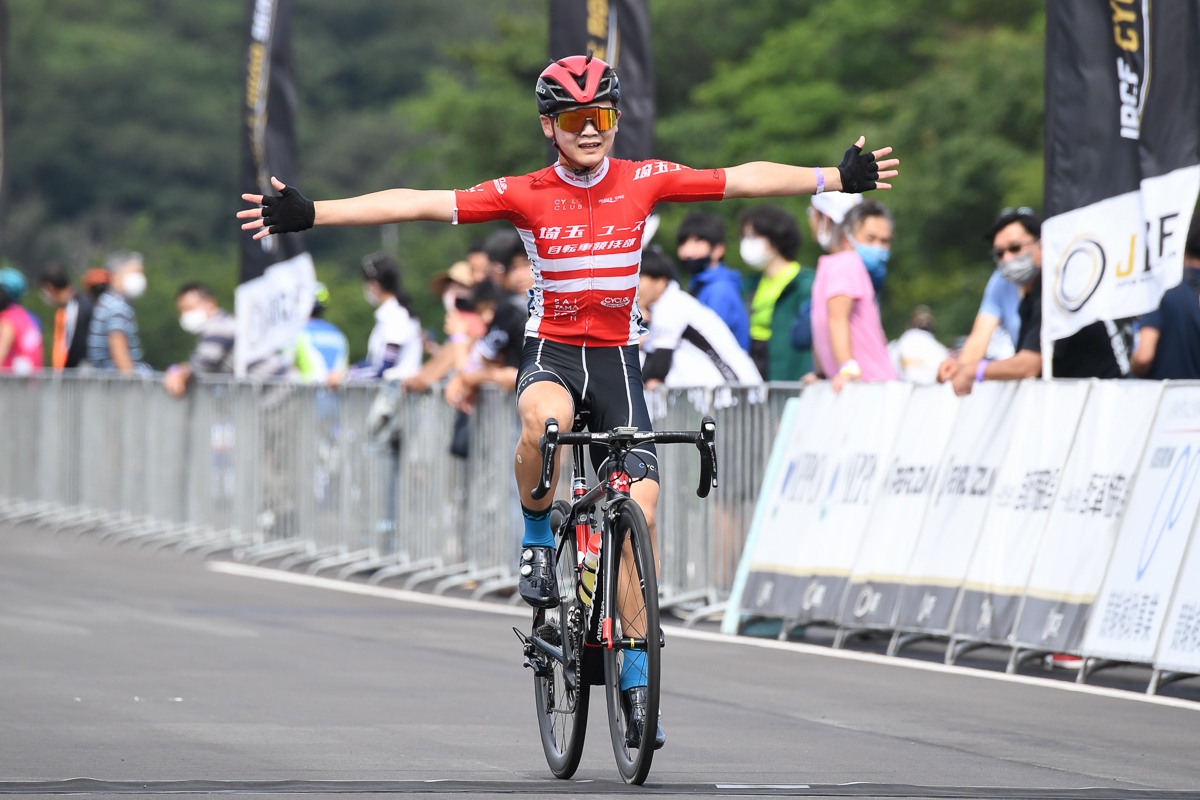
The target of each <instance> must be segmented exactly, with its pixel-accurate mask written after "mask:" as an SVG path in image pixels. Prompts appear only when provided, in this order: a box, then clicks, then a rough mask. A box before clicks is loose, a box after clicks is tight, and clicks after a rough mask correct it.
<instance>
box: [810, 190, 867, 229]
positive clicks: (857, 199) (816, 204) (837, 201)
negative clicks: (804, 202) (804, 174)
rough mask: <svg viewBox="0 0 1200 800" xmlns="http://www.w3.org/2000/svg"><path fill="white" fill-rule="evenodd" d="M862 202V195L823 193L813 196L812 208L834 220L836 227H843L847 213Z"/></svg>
mask: <svg viewBox="0 0 1200 800" xmlns="http://www.w3.org/2000/svg"><path fill="white" fill-rule="evenodd" d="M861 202H862V195H861V194H846V193H844V192H822V193H821V194H818V195H814V196H813V199H812V207H813V208H815V209H816V210H817V211H820V212H821V213H822V214H824V215H825V216H827V217H829V218H830V219H831V220H833V224H834V225H841V224H842V220H844V219H845V218H846V213H847V212H848V211H850V209H852V208H854V207H855V206H856V205H858V204H859V203H861Z"/></svg>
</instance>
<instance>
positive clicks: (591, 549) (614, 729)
mask: <svg viewBox="0 0 1200 800" xmlns="http://www.w3.org/2000/svg"><path fill="white" fill-rule="evenodd" d="M716 430H717V424H716V421H715V420H714V419H713V418H712V417H705V418H704V419H703V420H702V421H701V423H700V430H698V431H660V432H653V431H645V432H643V431H638V430H637V428H633V427H618V428H613V429H612V430H611V431H608V432H603V433H586V432H581V431H571V432H565V431H560V430H559V426H558V422H557V420H554V419H548V420H546V431H545V434H544V435H543V436H542V439H541V442H540V449H541V454H542V473H541V479H540V481H539V483H538V486H537V487H536V488H535V489H534V490H533V491H532V492H531V494H532V496H533V498H534V499H535V500H537V499H541V498H542V497H545V496H546V494H547V493H548V492H549V491H550V479H551V476H552V475H553V470H554V469H555V455H556V452H557V450H558V448H559V447H565V446H570V447H571V448H572V466H571V502H570V503H566V502H565V501H562V500H558V501H556V502H555V503H554V504H553V506H552V507H551V513H550V525H551V529H552V530H553V531H554V539H555V573H556V574H557V576H558V588H559V595H560V597H561V598H562V599H561V602H560V604H559V606H558V607H557V608H553V609H537V610H535V611H534V614H533V631H532V632H531V633H530V634H529V635H528V636H527V635H525V634H524V633H522V632H521V631H520V630H518V629H516V628H514V629H513V630H514V631H515V632H516V634H517V636H518V638H520V639H521V642H522V644H523V646H524V653H525V666H527V667H530V668H531V669H532V670H533V672H534V696H535V701H536V706H537V717H538V726H539V727H540V729H541V737H542V748H543V749H544V750H545V752H546V761H547V763H548V764H549V765H550V770H551V771H552V772H553V773H554V775H555V776H556V777H559V778H564V779H565V778H570V777H571V776H572V775H573V774H575V770H576V768H577V767H578V766H579V759H580V756H582V755H583V740H584V735H585V733H586V732H587V718H588V698H589V691H590V689H591V687H592V686H603V687H604V689H605V696H606V698H607V700H608V728H609V732H610V734H611V737H612V745H613V753H614V755H615V756H616V761H617V769H618V770H619V771H620V773H621V777H622V778H623V779H624V780H625V781H626V782H627V783H632V784H641V783H643V782H644V781H645V780H646V776H647V775H648V774H649V773H650V764H651V761H652V760H653V758H654V750H655V747H654V735H655V730H656V726H657V722H658V707H659V702H658V701H659V664H660V661H659V658H660V654H659V651H660V650H661V649H662V648H663V646H664V645H665V644H666V641H665V639H664V637H663V633H662V628H661V627H660V626H659V618H658V578H657V574H656V572H655V553H654V544H653V542H652V541H651V539H650V531H649V529H648V528H647V526H646V518H645V516H644V515H643V514H642V510H641V509H640V508H639V507H638V505H637V503H636V502H634V501H633V499H632V498H631V497H630V496H629V487H630V483H631V481H636V480H638V479H640V478H643V477H644V473H643V475H640V476H633V477H631V476H630V475H629V474H628V472H627V471H626V470H627V468H628V467H627V462H626V458H627V456H630V455H631V454H632V455H634V456H636V448H637V447H638V446H640V445H645V444H647V443H650V442H653V443H654V444H693V445H695V446H696V448H697V449H698V450H699V451H700V485H699V488H697V489H696V494H697V495H699V496H700V497H707V496H708V493H709V491H710V490H711V489H712V488H713V487H715V486H716V485H717V455H716V447H715V440H716ZM589 446H599V447H604V448H606V449H607V450H608V457H607V458H606V459H605V460H604V461H603V463H602V464H601V467H600V470H599V473H600V475H599V476H598V481H599V482H598V483H597V484H596V485H595V486H591V487H589V486H588V485H587V473H586V471H585V470H586V468H585V462H584V457H585V452H584V448H585V447H589ZM630 463H635V464H636V463H637V460H636V458H634V459H632V460H631V462H630ZM642 469H645V464H644V463H643V464H642ZM593 570H594V571H593ZM639 650H640V651H643V652H645V654H646V657H645V666H646V675H645V677H646V690H647V691H646V700H647V703H646V715H645V724H644V728H645V730H644V731H643V732H642V735H641V736H640V737H638V736H636V734H635V735H634V736H633V737H631V736H630V735H629V734H630V732H629V731H628V730H627V729H626V718H625V713H624V710H623V708H622V697H621V669H622V666H623V664H624V663H625V659H626V654H628V653H630V652H631V651H639ZM636 739H640V741H636V742H634V741H633V740H636Z"/></svg>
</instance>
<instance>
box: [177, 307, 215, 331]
mask: <svg viewBox="0 0 1200 800" xmlns="http://www.w3.org/2000/svg"><path fill="white" fill-rule="evenodd" d="M206 322H208V313H207V312H206V311H205V310H204V309H203V308H193V309H192V310H191V311H185V312H183V313H182V314H180V315H179V327H181V328H183V329H184V330H185V331H187V332H188V333H190V334H193V335H197V334H199V333H200V331H202V330H204V323H206Z"/></svg>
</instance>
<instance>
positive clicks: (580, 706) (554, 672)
mask: <svg viewBox="0 0 1200 800" xmlns="http://www.w3.org/2000/svg"><path fill="white" fill-rule="evenodd" d="M569 511H570V506H569V505H567V503H565V502H563V501H562V500H558V501H556V502H555V503H554V505H553V506H551V510H550V528H551V530H553V531H554V532H555V535H556V539H557V541H556V545H557V547H556V556H555V559H556V563H555V569H556V572H557V573H558V586H559V595H560V596H561V597H562V602H561V603H560V604H559V606H558V608H554V609H548V610H547V611H545V612H544V613H539V614H538V615H537V616H535V623H534V629H535V631H534V632H535V633H536V632H537V631H538V630H539V629H541V630H542V631H543V632H544V633H549V631H548V630H547V629H548V628H549V629H550V630H555V631H557V635H558V639H559V642H558V643H559V644H560V645H561V646H562V647H563V650H564V653H565V654H567V655H569V654H570V653H571V652H572V651H574V652H575V653H576V654H577V655H576V656H575V657H576V659H577V661H578V660H581V659H582V658H583V637H584V634H585V632H586V630H585V626H586V625H587V615H586V614H585V613H583V612H584V611H586V609H581V608H580V606H581V605H582V604H581V603H580V601H579V593H578V591H576V587H575V579H576V572H575V568H576V565H577V564H578V561H577V560H576V559H577V556H576V546H575V529H574V527H572V526H570V525H567V526H565V529H564V530H561V531H560V530H559V529H560V528H563V527H564V526H563V524H562V523H563V519H564V518H565V517H566V515H567V514H568V512H569ZM572 609H574V611H572ZM573 613H574V614H576V615H577V616H576V617H575V623H574V624H573V625H572V624H571V622H570V620H571V615H572V614H573ZM539 619H540V620H541V625H540V626H539V625H538V623H537V622H536V620H539ZM543 638H549V637H543ZM575 674H576V676H579V675H580V674H581V670H580V669H577V670H576V671H575ZM533 685H534V702H535V705H536V708H537V717H538V729H539V730H540V732H541V738H542V750H544V751H545V753H546V763H547V764H548V765H549V767H550V771H551V772H552V773H554V776H555V777H556V778H562V779H564V780H565V779H567V778H570V777H571V776H572V775H574V774H575V770H576V769H578V767H579V759H580V757H581V756H582V755H583V740H584V736H585V734H586V733H587V718H588V699H589V696H590V690H591V688H590V687H589V686H588V685H587V683H585V682H584V681H582V680H577V681H576V687H575V689H574V691H572V690H571V688H570V687H569V686H568V685H567V684H566V677H565V675H564V666H563V664H562V663H560V662H558V661H556V660H553V659H551V660H550V674H549V675H547V676H544V677H543V676H537V675H535V676H534V679H533ZM572 695H573V697H572ZM560 698H566V699H567V702H568V708H569V709H570V710H569V711H567V710H561V709H559V708H557V707H556V705H555V703H556V701H557V700H559V699H560ZM572 700H573V702H572Z"/></svg>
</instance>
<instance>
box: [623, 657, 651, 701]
mask: <svg viewBox="0 0 1200 800" xmlns="http://www.w3.org/2000/svg"><path fill="white" fill-rule="evenodd" d="M645 685H646V653H645V651H643V650H626V651H625V660H624V661H623V662H622V663H621V691H625V690H626V689H632V688H633V687H635V686H645Z"/></svg>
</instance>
